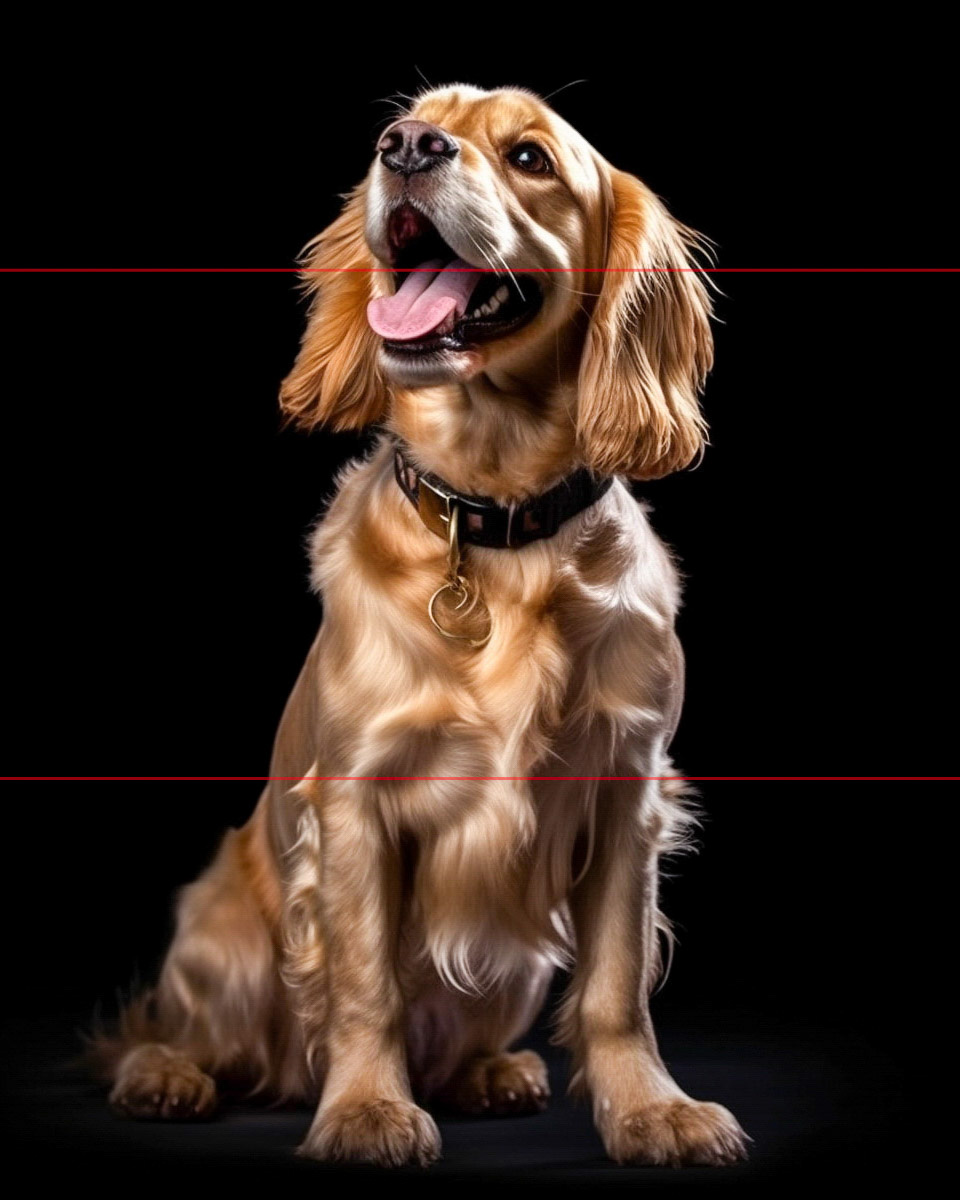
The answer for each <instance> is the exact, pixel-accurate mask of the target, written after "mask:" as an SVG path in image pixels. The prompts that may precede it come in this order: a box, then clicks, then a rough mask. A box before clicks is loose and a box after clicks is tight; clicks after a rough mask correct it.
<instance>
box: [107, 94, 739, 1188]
mask: <svg viewBox="0 0 960 1200" xmlns="http://www.w3.org/2000/svg"><path fill="white" fill-rule="evenodd" d="M696 245H697V235H695V234H694V233H693V232H692V231H691V230H689V229H687V228H685V227H684V226H682V225H680V224H679V223H678V222H677V221H675V220H674V219H673V218H672V217H671V216H670V215H669V214H668V213H667V212H666V210H665V209H664V207H663V205H662V204H661V203H660V202H659V201H658V199H657V198H656V197H655V196H654V195H653V194H652V193H651V192H650V191H649V190H648V189H647V188H646V187H645V186H644V185H643V184H642V183H641V182H640V181H639V180H637V179H635V178H633V177H632V176H630V175H627V174H624V173H623V172H621V171H618V170H616V169H615V168H613V167H612V166H611V165H610V164H609V163H607V162H606V161H605V160H604V159H603V158H602V157H601V156H600V155H599V154H598V153H597V152H596V151H595V150H594V149H592V148H591V146H590V145H589V144H588V143H587V142H586V141H585V140H584V139H583V138H582V137H581V136H580V135H579V134H578V133H577V132H576V131H575V130H574V129H572V128H571V127H570V126H569V125H568V124H566V123H565V122H564V121H563V120H561V119H560V118H559V117H558V116H557V115H556V114H555V113H554V112H552V111H551V110H550V108H548V107H547V105H546V104H544V103H543V102H542V101H541V100H539V99H538V98H536V97H535V96H533V95H531V94H529V93H527V92H525V91H521V90H517V89H501V90H496V91H489V92H488V91H482V90H480V89H478V88H474V87H467V86H460V85H457V86H452V87H445V88H440V89H436V90H431V91H429V92H427V93H425V94H423V95H421V96H420V97H419V98H417V99H416V101H415V102H414V104H413V106H412V107H411V109H410V111H409V112H407V113H405V114H403V115H402V117H401V118H400V119H398V120H396V121H394V122H393V123H392V124H391V125H390V126H389V128H387V130H386V132H385V133H384V134H383V136H382V138H381V140H380V142H379V145H378V146H377V154H376V157H375V159H374V162H373V165H372V166H371V168H370V171H369V174H368V175H367V177H366V179H365V180H364V181H363V183H361V184H360V185H359V187H357V188H356V189H355V190H354V191H353V193H352V194H351V195H350V196H349V197H348V198H347V201H346V204H345V207H344V209H343V212H342V215H341V216H340V217H339V218H338V219H337V220H336V221H334V223H333V224H332V225H331V226H330V227H329V228H328V229H326V230H325V231H324V232H323V233H321V234H320V235H319V236H318V237H317V238H316V239H315V240H314V241H313V242H312V243H311V244H310V246H309V247H308V251H307V257H306V259H305V280H306V286H307V287H308V289H309V291H310V293H311V295H312V304H311V308H310V313H309V320H308V325H307V329H306V333H305V335H304V338H303V342H302V345H301V349H300V352H299V355H298V357H297V361H296V363H295V365H294V367H293V370H292V371H291V373H290V375H289V376H288V377H287V379H286V380H285V381H284V383H283V387H282V391H281V402H282V405H283V408H284V409H285V411H286V412H287V413H288V414H289V415H290V416H291V417H293V418H295V419H296V420H297V421H298V422H299V423H300V424H301V425H303V426H306V427H313V426H318V425H323V426H325V427H327V428H331V429H340V430H342V429H356V428H360V427H363V426H369V425H373V424H379V425H380V426H381V427H382V434H381V436H380V439H379V441H378V443H377V445H376V447H375V449H374V450H373V452H372V453H371V454H370V455H369V456H368V457H367V458H365V459H364V460H363V461H360V462H355V463H353V464H352V465H351V466H350V467H348V468H347V469H346V470H345V471H344V473H343V475H342V477H341V480H340V485H339V491H338V493H337V496H336V498H335V500H334V501H333V504H332V506H331V508H330V510H329V513H328V515H327V516H326V517H325V518H324V520H323V521H322V522H321V523H320V524H319V526H318V528H317V530H316V534H315V536H314V539H313V545H312V566H313V579H314V582H315V585H316V588H317V590H318V591H319V592H320V593H321V595H322V597H323V623H322V628H321V630H320V632H319V635H318V636H317V639H316V641H315V643H314V645H313V648H312V649H311V651H310V653H309V655H308V657H307V661H306V664H305V666H304V668H303V671H302V673H301V675H300V679H299V681H298V683H297V685H296V687H295V689H294V692H293V694H292V696H291V697H290V700H289V702H288V704H287V707H286V711H285V712H284V715H283V720H282V723H281V725H280V729H279V732H278V735H277V739H276V746H275V752H274V757H273V761H272V766H271V772H270V773H271V776H272V777H273V778H272V779H271V782H270V783H269V784H268V786H267V787H266V789H265V791H264V793H263V795H262V797H261V800H260V802H259V804H258V806H257V808H256V811H255V812H254V814H253V816H252V817H251V819H250V821H249V822H248V823H247V824H246V825H245V826H244V827H243V828H242V829H239V830H234V831H231V832H229V833H228V834H227V836H226V838H225V840H224V842H223V843H222V845H221V848H220V850H219V852H218V854H217V856H216V858H215V860H214V862H213V864H212V866H211V867H210V868H209V869H208V870H207V871H206V872H205V873H204V874H203V875H202V876H201V878H200V879H199V880H197V881H196V882H195V883H193V884H191V885H190V886H189V887H187V888H186V889H185V890H184V891H183V893H182V895H181V897H180V900H179V905H178V912H177V928H176V934H175V936H174V939H173V943H172V945H171V947H170V949H169V952H168V954H167V957H166V960H165V963H164V965H163V968H162V971H161V974H160V978H159V982H158V984H157V987H156V989H155V990H154V991H153V992H152V993H151V994H150V995H148V996H144V997H141V998H140V999H139V1000H137V1001H135V1002H134V1003H133V1004H131V1006H130V1007H129V1008H128V1010H127V1011H126V1013H125V1014H124V1017H123V1021H122V1026H121V1030H120V1033H119V1035H118V1036H116V1037H114V1038H112V1039H103V1040H102V1041H101V1042H100V1046H99V1049H100V1054H101V1058H102V1060H103V1061H104V1063H105V1065H106V1067H107V1069H108V1071H109V1074H110V1077H111V1079H112V1085H113V1091H112V1097H111V1098H112V1101H113V1103H114V1104H115V1105H116V1106H117V1107H118V1108H119V1109H120V1110H122V1111H125V1112H127V1113H129V1114H130V1115H132V1116H136V1117H166V1118H169V1117H180V1118H183V1117H189V1116H204V1115H206V1114H208V1113H209V1112H210V1111H212V1109H213V1107H214V1105H215V1103H216V1091H217V1087H218V1085H219V1086H220V1087H237V1086H240V1087H244V1088H252V1089H255V1090H257V1091H259V1092H260V1093H262V1094H264V1095H267V1096H272V1097H281V1098H299V1099H303V1100H313V1101H315V1102H316V1101H317V1100H319V1107H318V1109H317V1112H316V1116H315V1118H314V1120H313V1123H312V1125H311V1127H310V1130H309V1132H308V1134H307V1136H306V1140H305V1141H304V1143H303V1146H302V1147H301V1152H302V1153H303V1154H305V1155H309V1156H311V1157H315V1158H320V1159H343V1160H351V1161H365V1162H373V1163H380V1164H384V1165H387V1164H402V1163H409V1162H417V1163H423V1164H426V1163H428V1162H430V1161H431V1160H433V1159H435V1158H436V1157H437V1155H438V1154H439V1152H440V1141H439V1136H438V1132H437V1128H436V1125H435V1124H434V1121H433V1119H432V1118H431V1117H430V1116H429V1115H428V1113H427V1112H426V1111H425V1109H424V1108H422V1107H420V1106H419V1104H418V1101H424V1102H427V1101H430V1100H431V1099H432V1100H434V1101H436V1102H441V1103H446V1104H450V1105H454V1106H456V1107H458V1108H460V1109H462V1110H464V1111H466V1112H469V1113H475V1114H482V1113H492V1114H498V1113H500V1114H502V1113H527V1112H535V1111H537V1110H539V1109H541V1108H542V1107H543V1106H544V1105H545V1104H546V1101H547V1095H548V1085H547V1076H546V1071H545V1068H544V1064H543V1062H542V1061H541V1059H540V1058H539V1057H538V1056H537V1055H536V1054H534V1053H532V1052H531V1051H523V1050H521V1051H514V1050H510V1049H509V1047H511V1046H512V1045H513V1044H514V1042H515V1041H516V1039H518V1038H519V1037H520V1036H521V1035H522V1034H523V1033H524V1032H525V1031H526V1030H527V1029H528V1028H529V1026H530V1024H531V1022H532V1021H533V1019H534V1017H535V1016H536V1014H537V1012H538V1010H539V1009H540V1007H541V1005H542V1003H543V1000H544V996H545V993H546V990H547V986H548V982H549V980H550V978H551V974H552V972H553V970H554V967H555V965H557V964H562V965H565V966H568V967H569V968H570V970H571V972H572V982H571V984H570V987H569V990H568V992H567V995H566V998H565V1000H564V1001H563V1004H562V1007H561V1011H560V1015H559V1023H558V1031H559V1037H560V1039H561V1040H562V1042H563V1043H565V1044H566V1045H567V1046H569V1047H570V1048H571V1050H572V1052H573V1056H574V1061H575V1075H574V1085H575V1086H576V1087H578V1088H579V1089H582V1090H583V1091H584V1092H586V1093H588V1094H589V1095H590V1096H591V1097H592V1102H593V1111H594V1114H595V1120H596V1123H597V1126H598V1128H599V1131H600V1133H601V1135H602V1137H603V1141H604V1144H605V1145H606V1148H607V1151H608V1152H609V1154H610V1155H611V1156H612V1157H613V1158H614V1159H616V1160H617V1161H619V1162H624V1163H647V1164H673V1165H680V1164H687V1163H693V1164H721V1163H729V1162H733V1161H734V1160H736V1159H738V1158H740V1157H741V1156H742V1155H743V1153H744V1143H745V1137H744V1135H743V1133H742V1132H741V1130H740V1128H739V1126H738V1124H737V1122H736V1121H735V1120H734V1118H733V1117H732V1116H731V1114H730V1113H729V1112H728V1111H727V1110H726V1109H725V1108H722V1107H721V1106H719V1105H717V1104H712V1103H703V1102H700V1101H696V1100H692V1099H691V1098H690V1097H688V1096H687V1095H686V1094H685V1093H684V1092H683V1091H681V1089H680V1087H679V1086H678V1085H677V1084H676V1083H675V1082H674V1080H673V1079H672V1078H671V1077H670V1075H669V1074H668V1072H667V1070H666V1068H665V1067H664V1064H663V1062H662V1061H661V1059H660V1057H659V1055H658V1052H657V1046H656V1041H655V1037H654V1032H653V1028H652V1026H651V1021H650V1015H649V1009H648V1002H647V997H648V994H649V992H650V989H651V986H652V984H653V982H654V980H655V978H656V976H657V974H658V970H659V964H660V956H659V949H658V945H659V935H660V932H663V933H668V931H667V927H666V922H665V921H664V919H663V918H662V916H661V915H660V913H659V911H658V908H657V872H658V867H657V860H658V856H659V855H660V854H662V853H663V852H665V851H669V850H671V849H673V848H676V847H677V846H678V845H679V844H680V843H681V841H682V840H683V837H684V834H685V832H686V831H687V829H688V827H689V825H690V823H691V820H692V817H691V814H690V811H689V808H688V807H687V806H686V805H685V804H684V801H683V788H682V785H681V783H680V781H679V780H678V779H677V778H676V777H675V772H674V770H673V767H672V765H671V762H670V759H669V758H668V756H667V749H668V745H669V743H670V740H671V737H672V735H673V731H674V729H675V726H676V723H677V719H678V715H679V711H680V705H681V699H682V690H683V659H682V654H681V651H680V648H679V646H678V643H677V639H676V636H675V634H674V616H675V613H676V610H677V604H678V583H677V575H676V572H675V570H674V567H673V565H672V563H671V559H670V555H669V554H668V552H667V550H666V549H665V548H664V546H663V545H662V544H661V542H660V541H659V540H658V539H657V537H656V536H655V534H654V533H653V532H652V530H651V528H650V525H649V524H648V521H647V519H646V516H645V513H644V511H643V509H642V508H641V507H640V506H639V505H638V504H637V503H636V502H635V501H634V500H633V498H632V497H631V495H630V494H629V492H628V490H627V487H626V486H625V484H624V482H623V477H627V478H636V479H651V478H655V477H657V476H662V475H664V474H666V473H667V472H670V471H676V470H678V469H680V468H682V467H684V466H686V465H687V464H689V463H690V462H691V461H692V460H693V459H694V458H695V457H696V456H697V454H698V452H699V451H700V449H701V447H702V445H703V439H704V425H703V421H702V419H701V416H700V411H699V406H698V392H699V390H700V388H701V386H702V384H703V381H704V377H705V375H706V373H707V371H708V370H709V368H710V366H711V362H712V339H711V333H710V325H709V319H710V311H711V310H710V303H709V298H708V294H707V291H706V289H705V287H704V284H703V281H702V278H701V276H700V275H699V273H698V272H697V270H696V269H694V266H693V262H692V258H691V252H692V251H693V250H694V249H695V248H696ZM545 776H552V777H554V778H553V779H549V780H548V779H545V778H543V777H545ZM538 777H539V778H538ZM637 777H642V778H637ZM415 1097H416V1099H415Z"/></svg>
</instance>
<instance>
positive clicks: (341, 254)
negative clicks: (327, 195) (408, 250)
mask: <svg viewBox="0 0 960 1200" xmlns="http://www.w3.org/2000/svg"><path fill="white" fill-rule="evenodd" d="M365 194H366V185H365V184H360V186H359V187H357V188H355V189H354V190H353V191H352V192H351V193H350V195H349V196H348V197H347V198H346V204H345V205H344V209H343V212H342V213H341V214H340V216H339V217H337V219H336V220H335V221H334V222H333V224H332V225H330V226H329V227H328V228H327V229H325V230H324V231H323V233H321V234H318V236H317V237H315V238H314V239H313V241H312V242H310V243H309V244H308V245H307V247H306V249H305V250H304V254H303V257H302V259H301V262H302V265H303V268H304V270H303V275H302V280H303V285H304V288H305V289H306V291H307V293H308V294H310V295H311V296H312V299H311V301H310V310H309V313H308V316H307V328H306V332H305V333H304V335H303V338H302V339H301V342H300V352H299V354H298V355H297V360H296V362H295V363H294V365H293V370H292V371H291V372H290V374H289V375H288V376H287V377H286V379H285V380H284V381H283V383H282V385H281V387H280V406H281V408H282V409H283V411H284V412H285V413H286V414H287V416H289V417H290V418H291V419H293V420H295V421H296V422H297V423H298V424H300V425H302V426H304V427H306V428H308V429H312V428H314V427H315V426H317V425H327V426H329V427H330V428H331V429H336V430H342V429H362V428H363V427H364V426H365V425H372V424H373V423H374V422H375V421H377V420H379V419H380V417H381V416H382V415H383V413H384V411H385V409H386V406H387V402H388V399H389V393H388V391H387V386H386V383H385V381H384V380H383V378H382V376H381V374H380V371H379V369H378V367H377V337H376V334H375V333H374V332H373V330H372V329H371V328H370V326H369V325H368V324H367V311H366V310H367V304H368V303H369V301H370V300H371V299H372V298H373V294H374V293H373V280H374V278H375V276H374V275H373V274H372V273H371V272H370V271H369V270H364V269H360V268H369V267H373V266H375V265H376V261H375V259H374V258H373V256H372V254H371V253H370V251H369V249H368V248H367V244H366V241H365V239H364V235H363V228H364V202H365ZM344 268H348V269H346V270H345V269H344Z"/></svg>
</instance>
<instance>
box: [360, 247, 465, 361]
mask: <svg viewBox="0 0 960 1200" xmlns="http://www.w3.org/2000/svg"><path fill="white" fill-rule="evenodd" d="M421 265H422V267H423V268H430V270H416V271H411V272H410V273H409V274H408V275H407V277H406V279H404V281H403V284H402V285H401V287H400V290H399V291H398V292H396V293H395V294H394V295H392V296H381V297H380V299H379V300H371V301H370V303H369V304H368V305H367V320H368V321H369V322H370V327H371V328H372V329H373V331H374V333H379V334H380V336H381V337H384V338H389V339H390V340H391V341H393V342H409V341H414V340H415V339H416V338H422V337H425V336H426V334H428V333H433V331H434V330H435V329H436V328H437V327H438V326H439V325H442V324H443V322H444V321H445V320H446V319H447V317H449V316H450V314H451V313H454V314H455V316H456V319H459V318H460V317H462V316H463V314H464V313H465V312H466V311H467V302H468V300H469V299H470V296H471V294H472V292H473V289H474V288H475V287H476V285H477V283H478V282H479V275H478V274H477V273H476V272H474V271H452V270H445V271H438V273H437V274H436V275H433V274H431V271H433V270H437V268H439V267H442V266H444V265H445V266H447V267H469V266H470V264H469V263H468V262H464V261H463V259H462V258H455V259H454V260H453V262H450V263H446V264H444V263H442V262H440V261H439V260H431V261H430V262H425V263H423V264H421Z"/></svg>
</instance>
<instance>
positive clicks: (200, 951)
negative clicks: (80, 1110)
mask: <svg viewBox="0 0 960 1200" xmlns="http://www.w3.org/2000/svg"><path fill="white" fill-rule="evenodd" d="M261 820H262V817H261V813H260V811H259V810H258V814H257V815H255V816H254V818H253V820H252V821H251V822H250V823H249V824H248V825H247V826H246V827H245V828H243V829H241V830H239V831H237V830H233V831H231V832H229V833H228V834H227V835H226V837H225V839H224V841H223V843H222V844H221V846H220V850H219V852H218V853H217V855H216V858H215V859H214V861H213V863H212V864H211V866H210V867H209V868H208V870H207V871H206V872H205V873H204V874H203V875H202V876H201V877H200V878H199V879H198V880H197V881H196V882H195V883H193V884H190V885H189V886H188V887H186V888H184V890H183V892H182V893H181V895H180V899H179V903H178V906H177V927H176V933H175V935H174V938H173V941H172V943H171V945H170V948H169V951H168V952H167V956H166V960H165V962H164V964H163V968H162V970H161V972H160V978H159V981H158V983H157V987H156V989H155V990H154V992H153V993H152V994H150V995H149V996H146V997H142V998H140V999H139V1000H136V1001H134V1003H133V1004H132V1005H131V1006H130V1008H129V1009H128V1010H127V1011H126V1012H125V1013H124V1015H123V1018H122V1020H121V1028H120V1033H119V1035H118V1036H117V1037H114V1038H105V1039H100V1040H98V1041H96V1042H95V1044H94V1054H95V1056H97V1057H98V1058H99V1060H100V1065H101V1066H102V1068H104V1073H105V1074H107V1076H108V1078H110V1079H111V1081H112V1084H113V1089H112V1092H111V1095H110V1100H111V1103H112V1104H113V1105H114V1107H115V1108H117V1109H118V1110H119V1111H121V1112H123V1113H126V1114H127V1115H129V1116H133V1117H138V1118H141V1119H144V1118H146V1119H150V1118H157V1119H171V1118H172V1119H178V1120H186V1119H191V1118H193V1119H196V1118H202V1117H205V1116H207V1115H209V1113H210V1112H212V1111H213V1109H214V1107H215V1104H216V1094H217V1088H216V1083H215V1080H216V1081H219V1082H221V1083H223V1084H225V1085H227V1086H229V1087H236V1088H242V1089H244V1090H247V1091H258V1090H259V1091H263V1092H265V1093H267V1094H269V1095H272V1096H273V1095H280V1096H289V1097H297V1098H300V1097H302V1096H303V1095H305V1094H306V1092H307V1091H308V1090H309V1086H310V1085H309V1080H308V1076H307V1070H306V1058H305V1055H304V1054H303V1050H302V1046H301V1045H300V1043H299V1038H298V1035H297V1031H296V1027H295V1023H294V1022H293V1020H292V1018H291V1017H290V1015H289V1011H288V1007H287V1004H286V1000H285V995H284V989H283V984H282V981H281V979H280V974H279V970H278V962H277V953H276V949H275V942H274V936H273V934H272V932H271V927H270V917H271V914H270V912H269V908H270V905H269V903H267V904H265V903H264V902H263V897H262V895H261V894H258V893H262V892H263V891H264V886H263V880H262V879H261V878H259V876H262V875H263V874H264V871H263V862H262V861H261V858H262V855H263V853H264V848H263V847H262V846H261V847H259V848H258V845H257V839H258V837H259V836H260V832H261V828H262V826H261V823H260V822H261Z"/></svg>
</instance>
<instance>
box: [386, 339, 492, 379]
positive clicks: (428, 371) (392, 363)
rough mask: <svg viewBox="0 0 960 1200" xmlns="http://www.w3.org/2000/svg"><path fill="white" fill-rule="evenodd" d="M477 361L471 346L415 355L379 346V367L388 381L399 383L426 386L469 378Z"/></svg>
mask: <svg viewBox="0 0 960 1200" xmlns="http://www.w3.org/2000/svg"><path fill="white" fill-rule="evenodd" d="M481 365H482V360H481V356H480V355H479V354H478V353H476V351H473V350H444V351H442V352H441V353H439V354H432V355H430V356H429V357H426V356H425V357H423V358H419V357H415V356H414V355H406V354H403V353H402V352H401V353H396V352H394V351H391V350H389V349H388V348H387V347H386V346H381V347H380V367H381V369H382V370H383V373H384V374H385V375H386V376H387V378H388V379H389V380H390V382H391V383H395V384H397V385H398V386H399V387H427V386H429V385H431V384H435V383H449V382H451V381H455V380H463V379H472V378H473V376H474V375H476V374H477V372H478V371H479V370H480V367H481Z"/></svg>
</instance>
